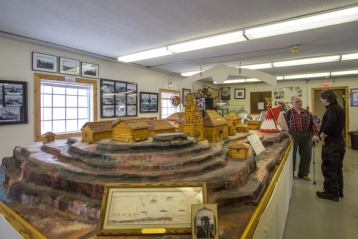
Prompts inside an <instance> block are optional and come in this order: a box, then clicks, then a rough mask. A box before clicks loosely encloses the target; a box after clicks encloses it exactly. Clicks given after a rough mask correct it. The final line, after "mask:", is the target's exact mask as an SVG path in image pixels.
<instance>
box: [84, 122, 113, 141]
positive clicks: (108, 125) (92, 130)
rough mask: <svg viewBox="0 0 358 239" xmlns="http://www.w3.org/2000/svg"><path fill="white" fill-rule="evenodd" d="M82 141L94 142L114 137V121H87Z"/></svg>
mask: <svg viewBox="0 0 358 239" xmlns="http://www.w3.org/2000/svg"><path fill="white" fill-rule="evenodd" d="M81 131H82V142H83V143H85V144H94V143H96V142H98V141H100V140H102V139H110V138H112V121H97V122H87V123H85V124H84V125H83V126H82V128H81Z"/></svg>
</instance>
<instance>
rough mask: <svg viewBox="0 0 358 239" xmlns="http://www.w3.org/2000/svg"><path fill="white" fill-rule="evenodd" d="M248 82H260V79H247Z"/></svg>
mask: <svg viewBox="0 0 358 239" xmlns="http://www.w3.org/2000/svg"><path fill="white" fill-rule="evenodd" d="M246 82H260V80H259V79H246Z"/></svg>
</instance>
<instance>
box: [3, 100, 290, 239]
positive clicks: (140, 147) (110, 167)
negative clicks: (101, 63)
mask: <svg viewBox="0 0 358 239" xmlns="http://www.w3.org/2000/svg"><path fill="white" fill-rule="evenodd" d="M188 99H189V101H188V106H187V107H186V109H185V113H184V115H185V119H184V121H183V122H182V124H181V125H180V126H179V129H178V131H179V132H174V128H173V127H170V125H169V124H168V123H167V122H166V121H162V120H160V121H159V120H158V121H155V120H153V119H143V118H132V119H124V120H123V119H120V120H117V121H115V122H113V123H112V122H111V123H110V124H109V123H108V122H99V123H87V124H85V125H84V127H83V128H82V132H83V134H82V135H83V138H82V139H80V138H78V139H77V140H74V139H73V138H72V139H71V140H55V141H49V140H48V141H47V143H46V144H43V143H42V142H40V143H34V144H32V145H27V146H19V147H16V148H15V149H14V153H13V156H12V157H7V158H4V159H3V161H2V167H3V169H4V170H5V182H4V186H5V188H6V191H7V196H8V198H9V200H10V202H9V203H8V205H9V206H10V207H11V208H12V209H13V210H15V211H16V212H17V213H19V214H20V215H21V216H22V217H24V218H25V219H26V220H27V221H29V222H30V223H31V224H32V225H34V226H35V227H36V228H37V229H39V230H40V231H41V232H42V233H43V234H45V235H46V236H47V237H48V238H51V239H53V238H55V239H57V238H61V239H63V238H83V239H89V238H102V237H97V236H96V233H97V224H98V221H99V217H100V210H101V202H102V197H103V192H104V186H105V184H107V183H150V182H156V183H158V182H161V183H182V182H206V183H207V190H208V203H216V204H217V205H218V208H219V214H218V217H219V228H220V237H221V238H225V239H230V238H235V239H236V238H239V237H240V235H241V234H242V232H243V230H244V229H245V227H246V226H247V224H248V222H249V220H250V218H251V216H252V215H253V212H254V210H255V208H256V205H257V203H258V202H259V201H260V197H261V195H262V192H263V191H264V190H265V187H266V186H267V184H268V183H269V181H270V175H271V174H272V172H273V171H274V169H275V167H276V165H277V163H278V162H279V161H280V160H282V157H283V155H284V153H285V151H286V149H287V146H288V144H289V142H290V138H289V136H288V134H282V133H278V134H267V135H263V136H262V141H263V144H264V145H265V146H266V150H265V151H264V152H263V153H261V154H260V155H259V156H256V155H255V154H254V153H253V150H252V149H251V146H250V145H249V144H248V143H247V136H248V135H250V133H236V134H235V135H232V136H229V132H228V124H229V123H228V120H226V119H224V118H222V117H221V116H220V115H218V114H217V113H216V112H215V111H206V112H205V114H204V117H202V115H203V114H202V112H201V111H199V108H198V107H197V105H196V102H195V97H194V95H189V97H188ZM109 132H111V136H109V135H110V134H109ZM163 132H165V133H163ZM158 133H159V134H158ZM256 162H259V163H256ZM116 238H131V239H134V238H146V239H147V238H167V237H166V236H165V235H163V236H158V235H157V236H141V235H138V236H130V237H127V236H118V237H116ZM173 238H174V237H173ZM175 238H178V239H184V238H187V239H189V238H191V235H188V234H181V235H177V236H175Z"/></svg>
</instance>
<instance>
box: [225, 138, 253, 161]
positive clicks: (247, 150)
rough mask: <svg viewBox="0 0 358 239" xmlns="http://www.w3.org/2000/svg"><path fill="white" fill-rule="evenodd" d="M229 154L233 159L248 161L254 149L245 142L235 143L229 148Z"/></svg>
mask: <svg viewBox="0 0 358 239" xmlns="http://www.w3.org/2000/svg"><path fill="white" fill-rule="evenodd" d="M228 154H229V156H230V158H232V159H239V160H246V159H248V157H249V156H250V155H251V154H252V148H251V146H250V145H249V144H246V143H243V142H237V143H233V144H232V145H230V147H229V152H228Z"/></svg>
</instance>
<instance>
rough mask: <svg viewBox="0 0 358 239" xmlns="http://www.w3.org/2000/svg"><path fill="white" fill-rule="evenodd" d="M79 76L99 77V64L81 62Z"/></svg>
mask: <svg viewBox="0 0 358 239" xmlns="http://www.w3.org/2000/svg"><path fill="white" fill-rule="evenodd" d="M81 76H82V77H87V78H99V65H97V64H93V63H88V62H81Z"/></svg>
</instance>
